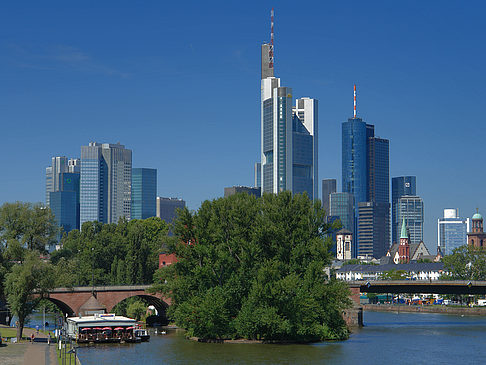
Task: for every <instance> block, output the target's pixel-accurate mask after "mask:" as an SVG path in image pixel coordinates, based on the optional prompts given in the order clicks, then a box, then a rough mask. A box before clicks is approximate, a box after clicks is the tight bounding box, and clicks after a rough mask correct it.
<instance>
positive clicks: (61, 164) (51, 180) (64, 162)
mask: <svg viewBox="0 0 486 365" xmlns="http://www.w3.org/2000/svg"><path fill="white" fill-rule="evenodd" d="M51 161H52V164H51V166H48V167H46V206H48V207H49V206H50V203H49V200H50V198H49V193H51V192H54V191H59V176H60V174H61V173H63V172H68V159H67V157H66V156H57V157H53V158H52V160H51Z"/></svg>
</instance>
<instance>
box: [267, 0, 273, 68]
mask: <svg viewBox="0 0 486 365" xmlns="http://www.w3.org/2000/svg"><path fill="white" fill-rule="evenodd" d="M270 24H271V30H270V50H269V51H268V55H269V63H268V67H269V68H273V8H272V12H271V23H270Z"/></svg>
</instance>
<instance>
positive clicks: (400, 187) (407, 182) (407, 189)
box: [392, 176, 417, 243]
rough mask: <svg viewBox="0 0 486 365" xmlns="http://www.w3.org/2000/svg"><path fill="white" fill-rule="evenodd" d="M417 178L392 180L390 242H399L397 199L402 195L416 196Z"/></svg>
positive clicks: (399, 177) (408, 177)
mask: <svg viewBox="0 0 486 365" xmlns="http://www.w3.org/2000/svg"><path fill="white" fill-rule="evenodd" d="M416 180H417V178H416V177H415V176H398V177H394V178H392V242H393V243H399V242H400V227H401V225H402V221H401V220H400V219H398V199H399V198H401V197H402V196H404V195H410V196H415V195H417V183H416Z"/></svg>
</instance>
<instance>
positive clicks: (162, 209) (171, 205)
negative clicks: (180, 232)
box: [157, 196, 186, 223]
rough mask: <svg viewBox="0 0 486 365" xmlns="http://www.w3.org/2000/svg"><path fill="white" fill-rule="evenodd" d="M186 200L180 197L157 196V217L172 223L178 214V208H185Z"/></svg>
mask: <svg viewBox="0 0 486 365" xmlns="http://www.w3.org/2000/svg"><path fill="white" fill-rule="evenodd" d="M185 206H186V202H185V201H184V200H182V199H178V198H163V197H160V196H158V197H157V217H159V218H160V219H162V220H163V221H165V222H166V223H172V222H173V221H174V219H175V218H176V216H177V209H183V208H184V207H185Z"/></svg>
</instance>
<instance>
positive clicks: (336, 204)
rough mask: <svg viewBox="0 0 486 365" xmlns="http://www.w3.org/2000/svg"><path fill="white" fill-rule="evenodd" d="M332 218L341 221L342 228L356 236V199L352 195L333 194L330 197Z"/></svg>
mask: <svg viewBox="0 0 486 365" xmlns="http://www.w3.org/2000/svg"><path fill="white" fill-rule="evenodd" d="M329 206H330V208H329V210H330V216H331V217H337V218H339V220H340V221H341V225H342V228H344V229H347V230H348V231H350V232H351V233H353V234H354V210H353V207H354V197H353V195H352V194H350V193H331V194H330V195H329Z"/></svg>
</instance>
